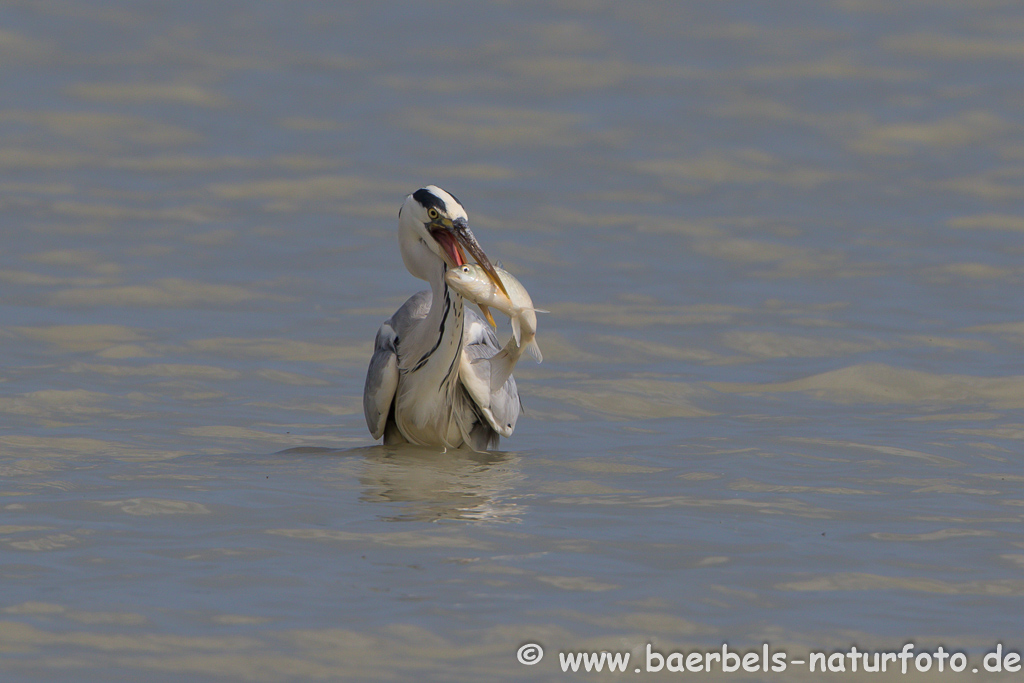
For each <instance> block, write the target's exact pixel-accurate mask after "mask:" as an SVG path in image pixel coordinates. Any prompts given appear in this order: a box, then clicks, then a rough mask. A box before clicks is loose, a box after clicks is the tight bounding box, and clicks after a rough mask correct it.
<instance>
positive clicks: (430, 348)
mask: <svg viewBox="0 0 1024 683" xmlns="http://www.w3.org/2000/svg"><path fill="white" fill-rule="evenodd" d="M444 272H445V269H444V267H442V268H439V269H438V270H437V271H435V275H434V277H432V278H431V279H430V289H431V294H432V299H431V303H430V313H428V314H427V317H426V320H425V322H424V325H423V327H422V329H423V330H424V333H425V334H426V335H428V339H427V340H426V343H425V344H424V347H425V348H426V349H427V351H426V353H425V354H423V355H422V356H421V357H420V358H419V359H418V360H417V361H416V365H415V366H414V368H413V370H414V371H420V370H422V371H424V372H425V374H426V375H427V376H430V377H432V378H433V380H434V381H435V382H436V383H437V384H436V386H442V385H447V384H449V383H450V381H449V380H450V379H451V378H452V377H453V376H455V374H456V373H457V371H458V364H457V361H458V359H459V357H460V355H461V353H462V335H463V332H464V330H465V321H464V314H463V302H462V297H461V296H459V294H457V293H456V292H454V291H452V290H451V289H449V288H448V285H447V283H446V282H445V280H444Z"/></svg>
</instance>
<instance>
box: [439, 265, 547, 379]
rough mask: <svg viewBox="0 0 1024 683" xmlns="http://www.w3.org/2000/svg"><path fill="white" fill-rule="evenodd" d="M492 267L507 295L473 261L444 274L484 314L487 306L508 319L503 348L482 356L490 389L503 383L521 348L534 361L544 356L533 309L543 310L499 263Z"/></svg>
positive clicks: (516, 360) (449, 284)
mask: <svg viewBox="0 0 1024 683" xmlns="http://www.w3.org/2000/svg"><path fill="white" fill-rule="evenodd" d="M494 270H495V272H496V273H497V275H498V278H499V279H500V280H501V283H502V285H504V287H505V291H506V292H508V295H507V296H506V294H505V292H502V291H501V289H500V288H499V287H498V286H497V285H495V284H494V282H492V281H491V279H490V277H488V274H487V272H486V271H485V270H484V269H483V268H481V267H480V266H479V265H476V264H466V265H462V266H458V267H456V268H449V269H448V272H447V273H445V276H444V278H445V280H446V281H447V282H448V286H449V287H451V288H452V289H454V290H455V291H456V292H458V293H459V294H461V295H462V296H463V297H465V298H467V299H469V300H470V301H472V302H473V303H475V304H476V305H478V306H479V307H480V309H481V310H482V311H483V312H484V315H485V316H486V317H490V316H489V311H488V310H487V309H488V308H495V309H497V310H499V311H501V312H502V313H504V314H505V315H507V316H508V317H509V320H510V321H511V323H512V338H511V339H509V342H508V344H506V345H505V348H503V349H502V350H501V351H499V352H498V353H497V354H495V355H494V356H492V357H491V358H490V359H482V360H489V361H490V363H491V388H492V390H493V389H495V388H498V387H501V385H503V384H504V383H505V380H507V379H508V376H509V375H511V374H512V369H513V368H514V367H515V365H516V363H518V362H519V358H520V357H521V356H522V355H523V352H524V351H525V352H526V353H528V354H529V355H530V356H532V357H533V358H534V359H535V360H536V361H537V362H538V363H540V362H541V361H543V360H544V356H543V355H542V354H541V352H540V347H539V346H537V339H536V336H537V313H538V312H540V313H546V312H547V311H542V310H540V309H538V308H534V306H533V300H532V299H531V298H530V294H529V292H527V291H526V288H525V287H523V284H522V283H521V282H519V280H517V279H516V278H515V277H513V276H512V274H511V273H509V272H508V271H507V270H505V269H504V268H501V267H499V266H495V268H494Z"/></svg>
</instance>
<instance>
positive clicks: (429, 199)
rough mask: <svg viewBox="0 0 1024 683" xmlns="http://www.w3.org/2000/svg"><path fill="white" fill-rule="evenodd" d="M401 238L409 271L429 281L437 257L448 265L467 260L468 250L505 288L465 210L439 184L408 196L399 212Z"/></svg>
mask: <svg viewBox="0 0 1024 683" xmlns="http://www.w3.org/2000/svg"><path fill="white" fill-rule="evenodd" d="M398 240H399V244H400V246H401V249H402V260H403V261H405V267H406V268H408V269H409V272H410V273H412V274H413V275H415V276H416V277H418V278H420V279H421V280H430V278H431V273H432V272H436V271H435V264H436V262H437V259H440V260H441V261H442V262H444V264H445V265H447V266H448V267H449V268H456V267H458V266H461V265H463V264H464V263H467V261H466V252H468V253H469V255H470V256H472V257H473V259H474V260H475V261H476V262H477V263H479V264H480V267H481V268H483V269H484V271H485V272H486V273H487V276H488V277H489V278H490V279H491V280H492V281H493V282H494V284H495V285H497V287H498V288H499V289H501V291H503V292H504V291H505V285H504V284H502V282H501V279H500V278H499V277H498V274H497V272H495V270H494V266H493V265H491V261H490V259H488V258H487V255H486V254H485V253H484V250H483V249H482V248H481V247H480V243H479V242H477V241H476V237H475V236H474V235H473V231H472V230H470V229H469V220H468V217H467V216H466V210H465V209H464V208H462V204H460V203H459V200H458V199H456V198H455V196H454V195H451V194H449V193H448V192H445V191H444V190H442V189H441V188H439V187H437V186H436V185H428V186H427V187H424V188H421V189H419V190H416V191H415V192H413V193H412V194H411V195H409V196H408V197H406V198H405V203H404V204H402V208H401V209H399V211H398Z"/></svg>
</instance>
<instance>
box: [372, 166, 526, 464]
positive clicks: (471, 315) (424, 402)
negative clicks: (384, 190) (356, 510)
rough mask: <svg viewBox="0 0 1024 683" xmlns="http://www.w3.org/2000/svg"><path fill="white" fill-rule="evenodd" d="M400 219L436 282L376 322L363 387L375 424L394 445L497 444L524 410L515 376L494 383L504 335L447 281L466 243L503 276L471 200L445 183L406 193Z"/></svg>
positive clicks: (413, 252) (420, 267) (403, 238)
mask: <svg viewBox="0 0 1024 683" xmlns="http://www.w3.org/2000/svg"><path fill="white" fill-rule="evenodd" d="M398 226H399V227H398V240H399V246H400V248H401V252H402V260H403V261H404V262H405V266H406V268H407V269H408V270H409V272H410V273H412V274H413V275H414V276H415V277H418V278H420V279H421V280H426V281H427V282H428V283H429V284H430V290H428V291H422V292H418V293H416V294H414V295H413V296H411V297H410V298H409V299H408V300H407V301H406V302H405V303H404V304H403V305H402V306H401V307H400V308H399V309H398V310H397V311H396V312H395V314H394V315H392V316H391V317H390V318H389V319H388V320H386V321H385V322H384V324H383V325H381V327H380V329H379V330H378V331H377V337H376V340H375V341H374V350H373V356H372V357H371V359H370V366H369V368H368V370H367V373H366V386H365V389H364V392H363V412H364V415H365V417H366V424H367V426H368V427H369V429H370V433H371V434H372V435H373V437H374V438H375V439H379V438H381V437H382V436H383V437H384V443H385V444H388V445H390V444H397V443H413V444H418V445H423V446H440V447H442V448H458V447H460V446H468V447H470V448H473V449H474V450H480V451H482V450H487V449H491V448H495V447H496V446H497V445H498V439H499V437H500V436H508V435H510V434H511V433H512V431H513V430H514V429H515V424H516V421H517V419H518V417H519V410H520V403H519V393H518V391H517V389H516V383H515V379H514V378H513V377H511V376H509V377H508V379H507V380H506V381H505V382H504V383H503V384H502V385H501V386H499V387H497V388H496V389H493V390H492V388H491V381H490V368H489V359H490V358H492V357H493V356H495V355H496V354H497V353H498V352H499V351H500V350H501V346H500V344H499V343H498V339H497V337H496V336H495V334H494V332H493V330H492V329H491V328H490V326H489V325H488V324H487V322H486V321H485V320H484V318H483V317H482V316H480V315H479V314H477V313H476V312H475V311H473V310H472V309H470V308H468V307H466V306H465V305H464V301H463V298H462V296H461V295H460V294H459V293H458V292H456V291H455V290H453V289H451V288H450V287H449V286H448V283H447V282H446V281H445V273H446V271H447V270H448V269H449V268H454V267H457V266H461V265H463V264H464V263H465V262H466V260H465V254H464V252H463V249H465V250H466V251H468V252H469V253H470V254H471V255H472V256H473V257H474V258H475V259H476V260H477V262H478V263H479V264H480V265H481V266H483V267H484V268H485V270H489V271H490V273H491V276H492V277H493V278H494V279H495V280H497V275H494V268H493V266H491V264H490V261H489V260H488V259H487V257H486V255H485V254H484V253H483V250H482V249H481V248H480V246H479V244H478V243H477V242H476V238H475V237H474V236H473V233H472V232H471V231H470V230H469V225H468V221H467V217H466V212H465V209H463V207H462V205H461V204H460V203H459V201H458V200H457V199H455V197H454V196H452V195H451V194H449V193H448V192H445V191H444V190H442V189H441V188H439V187H436V186H433V185H431V186H428V187H425V188H423V189H420V190H417V191H416V192H414V193H413V194H411V195H409V196H408V197H406V199H405V203H404V204H403V205H402V208H401V210H400V211H399V220H398ZM499 286H501V285H499ZM474 361H478V362H474Z"/></svg>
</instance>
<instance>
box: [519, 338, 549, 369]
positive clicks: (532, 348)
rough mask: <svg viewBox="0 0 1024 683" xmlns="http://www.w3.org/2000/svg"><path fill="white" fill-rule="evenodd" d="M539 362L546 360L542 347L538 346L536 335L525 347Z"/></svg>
mask: <svg viewBox="0 0 1024 683" xmlns="http://www.w3.org/2000/svg"><path fill="white" fill-rule="evenodd" d="M523 350H524V351H526V352H527V353H528V354H530V356H531V357H532V358H533V359H534V360H535V361H537V362H538V363H543V362H544V356H543V355H542V354H541V352H540V347H539V346H537V338H536V337H534V338H533V339H531V340H530V341H529V342H527V344H526V348H525V349H523Z"/></svg>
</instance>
